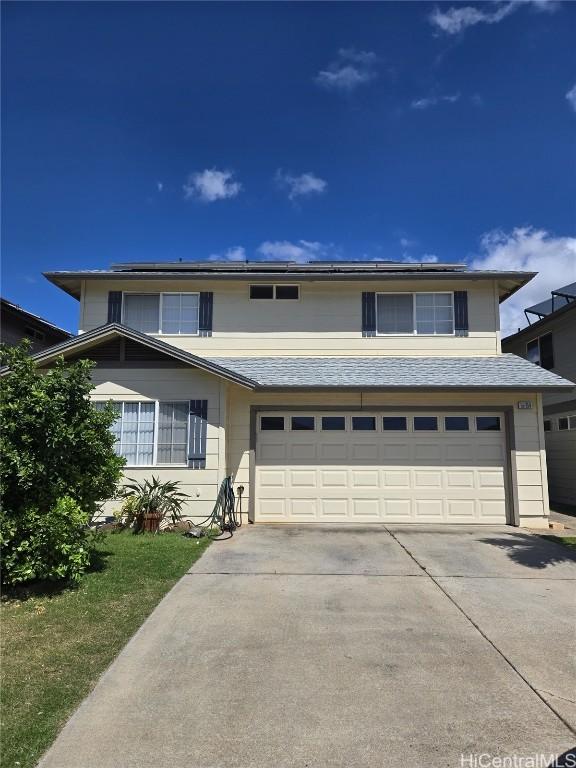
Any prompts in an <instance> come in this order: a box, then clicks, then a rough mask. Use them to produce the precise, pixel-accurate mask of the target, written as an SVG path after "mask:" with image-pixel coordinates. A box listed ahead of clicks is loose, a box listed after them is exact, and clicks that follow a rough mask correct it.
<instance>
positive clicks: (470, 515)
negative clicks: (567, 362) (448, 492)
mask: <svg viewBox="0 0 576 768" xmlns="http://www.w3.org/2000/svg"><path fill="white" fill-rule="evenodd" d="M476 515H477V510H476V501H475V500H474V499H447V500H446V521H447V522H450V523H473V522H474V519H475V518H476Z"/></svg>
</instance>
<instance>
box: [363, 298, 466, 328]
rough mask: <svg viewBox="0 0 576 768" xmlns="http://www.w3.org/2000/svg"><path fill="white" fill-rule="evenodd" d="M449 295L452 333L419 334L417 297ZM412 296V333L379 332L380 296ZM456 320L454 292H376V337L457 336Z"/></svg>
mask: <svg viewBox="0 0 576 768" xmlns="http://www.w3.org/2000/svg"><path fill="white" fill-rule="evenodd" d="M442 293H444V294H449V295H450V296H451V297H452V331H451V332H450V333H436V332H434V333H418V332H417V331H416V296H428V295H430V294H442ZM406 295H409V296H412V333H409V332H407V333H385V332H384V331H379V330H378V296H406ZM455 325H456V324H455V318H454V291H377V292H376V335H377V336H422V337H423V338H426V337H428V338H434V337H435V336H455V335H456V327H455Z"/></svg>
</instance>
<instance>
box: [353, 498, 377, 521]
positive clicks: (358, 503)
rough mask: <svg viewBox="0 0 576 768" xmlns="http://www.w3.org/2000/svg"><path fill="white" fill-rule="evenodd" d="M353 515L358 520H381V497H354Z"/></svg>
mask: <svg viewBox="0 0 576 768" xmlns="http://www.w3.org/2000/svg"><path fill="white" fill-rule="evenodd" d="M351 501H352V517H353V518H354V520H355V521H356V522H372V523H374V522H378V521H379V520H380V517H381V515H380V499H379V498H372V499H352V500H351Z"/></svg>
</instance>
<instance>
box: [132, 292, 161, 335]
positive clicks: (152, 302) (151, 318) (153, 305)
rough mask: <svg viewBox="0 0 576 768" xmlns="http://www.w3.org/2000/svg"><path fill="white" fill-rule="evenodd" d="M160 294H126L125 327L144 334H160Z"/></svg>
mask: <svg viewBox="0 0 576 768" xmlns="http://www.w3.org/2000/svg"><path fill="white" fill-rule="evenodd" d="M159 315H160V294H159V293H125V294H124V314H123V322H124V325H128V326H129V327H130V328H134V329H135V330H137V331H142V333H158V331H159V329H160V322H159Z"/></svg>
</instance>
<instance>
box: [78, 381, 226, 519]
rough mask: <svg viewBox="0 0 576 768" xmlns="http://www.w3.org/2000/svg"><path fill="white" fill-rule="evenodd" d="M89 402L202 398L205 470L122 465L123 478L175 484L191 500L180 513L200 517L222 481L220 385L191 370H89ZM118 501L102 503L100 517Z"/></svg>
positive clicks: (223, 404) (214, 496) (223, 419)
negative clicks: (205, 412)
mask: <svg viewBox="0 0 576 768" xmlns="http://www.w3.org/2000/svg"><path fill="white" fill-rule="evenodd" d="M92 380H93V382H94V389H93V391H92V395H91V396H92V399H93V400H105V401H106V400H116V401H118V400H128V401H132V402H135V401H142V402H148V401H150V400H207V401H208V428H207V437H206V469H191V468H189V467H169V466H164V467H161V466H156V467H126V469H125V471H124V475H125V477H130V478H134V479H136V480H142V479H144V478H150V477H151V476H152V475H155V476H158V477H160V479H161V480H178V481H180V482H181V483H182V488H181V489H182V491H184V492H185V493H187V494H189V495H190V496H191V500H190V502H189V503H188V504H187V506H186V510H185V512H186V514H187V515H188V516H191V517H196V518H200V517H206V516H207V515H208V514H209V513H210V512H211V511H212V508H213V506H214V501H215V500H216V496H217V493H218V488H219V485H220V482H221V481H222V478H223V477H224V455H225V447H224V446H225V426H224V425H225V418H226V416H225V411H223V406H224V407H225V403H226V401H225V397H224V395H223V393H224V390H225V386H226V385H225V384H224V383H223V382H222V381H221V380H220V379H218V378H216V377H215V376H212V375H210V374H206V373H202V372H200V371H196V370H193V369H191V368H141V369H138V368H113V369H105V368H96V369H95V370H94V371H93V372H92ZM119 506H120V502H118V501H114V500H112V501H108V502H106V504H105V505H104V508H103V514H105V515H111V514H112V513H113V511H114V510H115V509H118V507H119Z"/></svg>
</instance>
